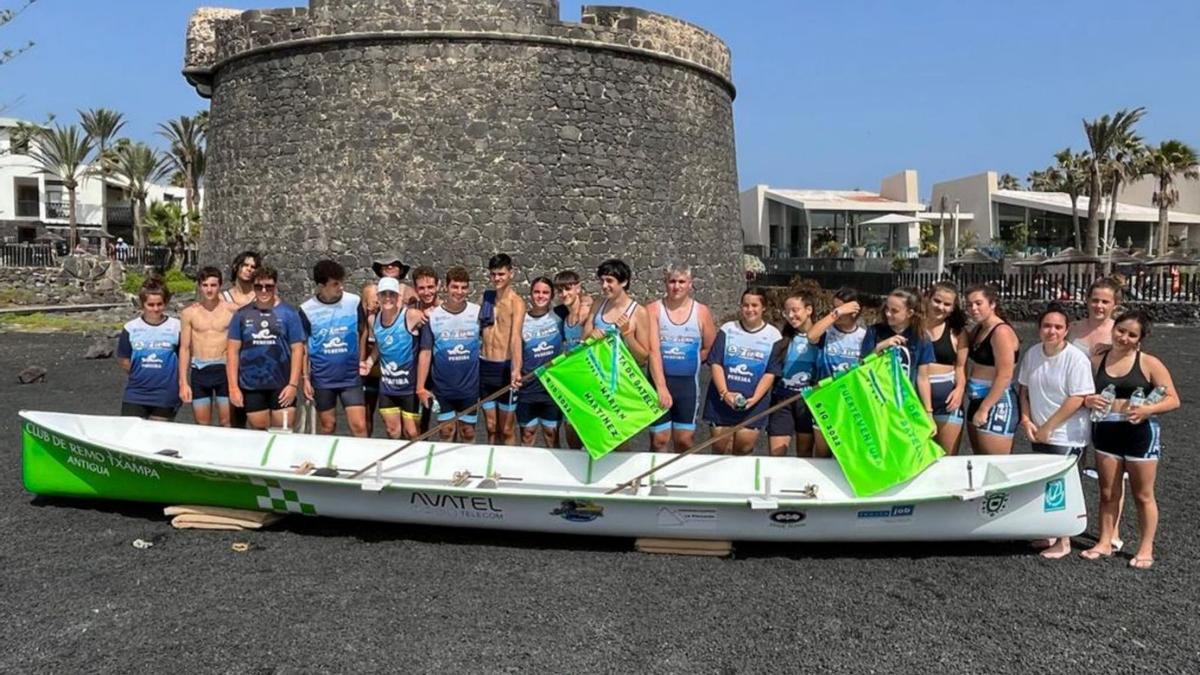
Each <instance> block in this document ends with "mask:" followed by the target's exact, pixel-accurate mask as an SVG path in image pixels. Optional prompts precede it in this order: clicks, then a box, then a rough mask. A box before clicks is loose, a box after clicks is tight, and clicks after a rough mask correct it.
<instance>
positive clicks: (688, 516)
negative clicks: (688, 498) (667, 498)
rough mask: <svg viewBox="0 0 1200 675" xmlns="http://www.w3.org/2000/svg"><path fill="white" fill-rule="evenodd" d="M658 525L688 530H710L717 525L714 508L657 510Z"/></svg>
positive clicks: (666, 508)
mask: <svg viewBox="0 0 1200 675" xmlns="http://www.w3.org/2000/svg"><path fill="white" fill-rule="evenodd" d="M658 526H659V527H671V528H675V527H679V528H686V529H689V530H712V529H715V528H716V527H717V510H716V509H672V508H669V507H666V506H664V507H662V508H660V509H659V510H658Z"/></svg>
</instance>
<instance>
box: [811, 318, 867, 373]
mask: <svg viewBox="0 0 1200 675" xmlns="http://www.w3.org/2000/svg"><path fill="white" fill-rule="evenodd" d="M866 335H867V329H865V328H863V327H861V326H858V327H856V328H855V329H854V330H852V331H850V332H849V333H843V332H842V331H841V330H839V329H838V327H837V326H830V327H829V330H826V331H825V334H824V335H822V336H821V341H820V342H819V343H818V345H819V346H820V347H821V358H820V360H819V361H818V368H817V377H818V378H826V377H829V376H830V375H834V374H836V373H842V372H845V371H847V370H850V369H851V368H853V367H854V366H857V365H858V364H859V363H861V362H862V357H861V356H860V353H861V352H862V343H863V338H865V337H866Z"/></svg>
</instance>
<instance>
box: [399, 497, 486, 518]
mask: <svg viewBox="0 0 1200 675" xmlns="http://www.w3.org/2000/svg"><path fill="white" fill-rule="evenodd" d="M408 503H409V504H412V506H413V508H415V509H416V510H418V511H425V512H434V511H440V512H449V513H453V514H456V515H458V516H459V517H461V518H472V519H478V520H503V519H504V510H503V509H500V508H497V507H496V504H495V503H494V502H493V501H492V498H491V497H470V496H467V495H433V494H426V493H424V492H414V493H412V497H410V498H409V501H408Z"/></svg>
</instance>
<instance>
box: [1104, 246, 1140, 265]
mask: <svg viewBox="0 0 1200 675" xmlns="http://www.w3.org/2000/svg"><path fill="white" fill-rule="evenodd" d="M1104 263H1105V264H1107V265H1112V266H1113V267H1116V266H1117V265H1144V264H1145V263H1146V260H1145V259H1144V258H1139V257H1137V256H1136V255H1133V254H1132V253H1130V252H1129V251H1126V250H1124V249H1119V248H1114V249H1113V250H1111V251H1109V252H1108V253H1107V254H1105V256H1104Z"/></svg>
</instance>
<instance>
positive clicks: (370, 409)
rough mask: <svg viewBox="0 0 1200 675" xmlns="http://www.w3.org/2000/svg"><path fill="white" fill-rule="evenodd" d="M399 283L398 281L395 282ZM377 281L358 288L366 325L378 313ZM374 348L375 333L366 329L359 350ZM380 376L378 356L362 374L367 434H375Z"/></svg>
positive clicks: (364, 350) (370, 323)
mask: <svg viewBox="0 0 1200 675" xmlns="http://www.w3.org/2000/svg"><path fill="white" fill-rule="evenodd" d="M397 283H399V282H397ZM378 284H379V282H377V281H373V280H372V281H368V282H366V283H364V284H363V285H362V287H361V288H359V298H361V299H362V307H363V313H365V314H366V315H367V325H368V326H370V325H372V324H374V322H375V317H376V316H378V315H379V285H378ZM374 349H375V334H374V333H373V332H372V331H370V330H368V331H367V332H366V333H365V334H364V335H363V340H362V342H361V343H360V351H361V352H362V353H363V354H372V353H374ZM380 376H381V373H380V370H379V358H378V356H377V357H376V358H375V359H374V361H372V363H371V368H370V370H368V371H367V374H366V375H363V376H362V383H363V403H364V404H365V405H366V409H367V436H368V437H370V436H373V435H374V434H375V411H376V410H377V409H378V408H379V378H380Z"/></svg>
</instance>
